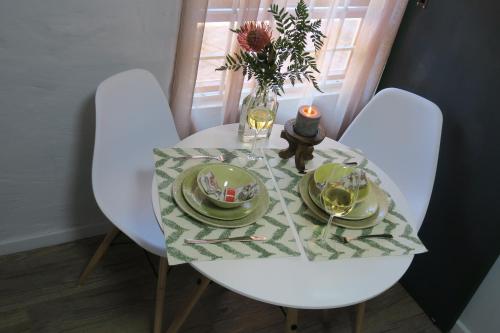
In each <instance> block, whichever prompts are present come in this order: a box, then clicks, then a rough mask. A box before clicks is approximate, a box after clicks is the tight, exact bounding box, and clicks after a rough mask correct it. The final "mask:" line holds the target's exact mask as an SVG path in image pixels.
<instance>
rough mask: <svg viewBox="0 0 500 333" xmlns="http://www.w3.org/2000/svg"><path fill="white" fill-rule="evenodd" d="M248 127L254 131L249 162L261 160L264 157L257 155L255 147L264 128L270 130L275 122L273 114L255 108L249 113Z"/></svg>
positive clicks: (268, 110) (267, 110)
mask: <svg viewBox="0 0 500 333" xmlns="http://www.w3.org/2000/svg"><path fill="white" fill-rule="evenodd" d="M247 122H248V126H249V127H250V128H251V129H253V130H254V136H253V143H252V149H251V151H250V154H248V156H247V157H248V159H249V160H260V159H262V156H258V155H257V154H256V153H255V146H256V143H257V136H258V135H259V133H260V131H261V130H262V129H264V128H269V127H270V126H271V124H272V122H273V112H272V111H271V110H270V109H266V108H254V109H251V110H250V111H248V114H247Z"/></svg>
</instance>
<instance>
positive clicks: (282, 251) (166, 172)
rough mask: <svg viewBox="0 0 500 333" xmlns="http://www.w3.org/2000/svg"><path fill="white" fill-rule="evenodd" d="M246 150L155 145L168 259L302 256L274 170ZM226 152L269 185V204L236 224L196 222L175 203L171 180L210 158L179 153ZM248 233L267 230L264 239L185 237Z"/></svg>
mask: <svg viewBox="0 0 500 333" xmlns="http://www.w3.org/2000/svg"><path fill="white" fill-rule="evenodd" d="M248 152H249V151H248V150H245V149H236V150H231V151H228V150H225V149H201V148H167V149H155V150H154V158H155V168H156V170H155V174H156V182H157V184H158V194H159V198H160V199H159V200H160V202H159V204H160V211H161V218H162V223H161V226H162V229H163V230H164V234H165V239H166V247H167V258H168V262H169V265H177V264H181V263H185V262H191V261H197V260H200V261H207V260H218V259H250V258H269V257H286V256H299V255H300V252H299V249H298V247H297V243H296V242H295V238H294V236H293V233H292V231H291V230H290V226H289V224H288V221H287V218H286V216H285V213H284V209H283V206H282V205H281V202H280V200H279V194H278V192H277V189H276V188H275V185H274V181H273V179H272V176H271V174H270V172H269V169H268V168H267V165H266V162H265V161H264V160H260V161H249V160H248V159H247V158H246V155H247V154H248ZM219 154H224V155H225V157H226V159H227V162H228V163H231V164H233V165H237V166H240V167H243V168H245V169H247V170H251V171H252V172H253V173H254V174H255V175H257V176H258V177H259V178H260V179H261V180H262V181H263V182H264V184H265V185H266V188H267V190H268V192H269V198H270V203H269V209H268V211H267V213H266V214H265V215H264V216H263V217H262V218H261V219H259V220H258V221H257V222H256V223H254V224H251V225H249V226H246V227H242V228H237V229H223V228H215V227H211V226H209V225H206V224H203V223H201V222H198V221H196V220H194V219H192V218H191V217H189V216H188V215H186V214H185V213H184V212H182V211H181V210H180V209H179V208H178V207H177V206H176V204H175V202H174V199H173V197H172V183H173V182H174V180H175V178H176V177H177V176H178V175H179V174H180V173H181V172H183V171H184V170H187V169H189V168H190V167H192V166H195V165H199V164H203V163H207V160H200V159H176V157H181V156H189V155H211V156H216V155H219ZM244 235H260V236H266V237H267V241H265V242H245V243H242V242H227V243H220V244H203V245H200V244H185V243H184V239H193V238H194V239H202V238H226V237H237V236H244Z"/></svg>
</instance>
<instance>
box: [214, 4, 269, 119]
mask: <svg viewBox="0 0 500 333" xmlns="http://www.w3.org/2000/svg"><path fill="white" fill-rule="evenodd" d="M261 2H263V5H264V8H269V6H270V3H271V1H270V0H269V1H261V0H242V1H240V3H239V10H238V18H237V26H238V27H239V26H241V25H242V24H243V23H244V22H245V21H257V20H262V19H263V17H260V16H259V7H260V4H261ZM268 3H269V4H268ZM266 19H267V18H266ZM239 48H240V47H239V44H238V41H237V39H236V35H235V34H234V35H233V40H232V44H231V53H235V52H237V51H239ZM244 79H245V78H244V77H243V73H242V71H237V72H233V71H228V72H227V73H226V87H227V88H226V91H225V94H224V103H223V107H222V110H223V112H224V119H223V123H224V124H231V123H235V122H238V119H239V116H240V115H239V104H240V96H241V90H242V88H243V82H244Z"/></svg>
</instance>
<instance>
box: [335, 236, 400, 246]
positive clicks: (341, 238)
mask: <svg viewBox="0 0 500 333" xmlns="http://www.w3.org/2000/svg"><path fill="white" fill-rule="evenodd" d="M333 238H335V239H337V240H339V241H340V242H342V243H344V244H346V243H349V242H351V241H353V240H358V239H365V238H393V236H392V235H391V234H373V235H361V236H356V237H346V236H339V235H333Z"/></svg>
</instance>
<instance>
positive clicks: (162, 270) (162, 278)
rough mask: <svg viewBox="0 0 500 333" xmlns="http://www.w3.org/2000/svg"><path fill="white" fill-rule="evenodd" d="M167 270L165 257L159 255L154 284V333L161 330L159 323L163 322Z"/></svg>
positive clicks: (158, 332)
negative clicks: (155, 282)
mask: <svg viewBox="0 0 500 333" xmlns="http://www.w3.org/2000/svg"><path fill="white" fill-rule="evenodd" d="M167 271H168V261H167V258H164V257H160V267H159V269H158V282H157V284H156V306H155V323H154V333H160V332H161V324H162V322H163V309H164V304H165V288H166V286H167Z"/></svg>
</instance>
